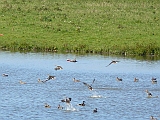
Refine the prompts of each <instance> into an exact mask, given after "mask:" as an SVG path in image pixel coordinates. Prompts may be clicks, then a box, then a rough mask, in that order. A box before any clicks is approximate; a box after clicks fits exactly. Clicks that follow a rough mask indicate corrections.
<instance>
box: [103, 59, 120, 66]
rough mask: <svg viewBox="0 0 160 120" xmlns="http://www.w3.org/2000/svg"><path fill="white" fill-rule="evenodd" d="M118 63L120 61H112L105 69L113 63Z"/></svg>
mask: <svg viewBox="0 0 160 120" xmlns="http://www.w3.org/2000/svg"><path fill="white" fill-rule="evenodd" d="M118 62H120V61H116V60H112V62H110V63H109V64H108V65H107V66H106V67H108V66H109V65H111V64H113V63H114V64H115V63H118Z"/></svg>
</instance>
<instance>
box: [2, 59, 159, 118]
mask: <svg viewBox="0 0 160 120" xmlns="http://www.w3.org/2000/svg"><path fill="white" fill-rule="evenodd" d="M67 62H78V61H77V60H76V59H73V60H70V59H67ZM119 62H120V61H115V60H113V61H111V62H110V63H109V64H108V65H107V66H105V67H109V66H110V65H112V64H116V63H119ZM54 70H56V71H60V70H63V67H62V66H60V65H56V67H55V68H54ZM2 76H3V77H8V76H9V75H8V74H2ZM55 79H56V76H54V75H48V77H47V78H46V79H44V80H42V79H40V78H39V79H38V83H42V84H45V83H46V82H48V81H51V80H55ZM72 80H73V82H75V83H82V85H84V86H86V87H87V88H88V90H89V91H93V90H94V88H93V84H94V83H95V81H96V79H93V81H92V83H91V84H88V83H86V82H84V81H81V80H80V79H76V78H73V79H72ZM116 80H117V81H118V82H122V81H123V79H122V78H119V77H118V76H117V77H116ZM133 82H139V79H138V78H134V80H133ZM151 82H152V84H157V82H158V81H157V78H153V77H152V78H151ZM19 83H20V84H27V83H26V82H24V81H22V80H20V81H19ZM144 92H146V94H147V97H148V98H152V97H154V98H158V96H153V95H152V93H151V92H150V91H149V90H148V89H146V90H145V91H144ZM60 102H61V103H63V106H62V105H61V104H58V105H57V109H59V110H68V109H66V108H69V110H71V109H72V108H73V106H72V104H71V102H72V98H70V97H66V98H62V99H61V100H60ZM64 103H65V104H64ZM85 103H86V101H81V103H77V105H79V106H83V107H85V106H86V104H85ZM44 107H45V108H51V105H49V104H48V103H44ZM91 112H93V113H97V112H98V106H97V107H95V109H93V110H92V111H91ZM150 120H157V118H155V117H153V116H150Z"/></svg>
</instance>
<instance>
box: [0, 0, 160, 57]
mask: <svg viewBox="0 0 160 120" xmlns="http://www.w3.org/2000/svg"><path fill="white" fill-rule="evenodd" d="M0 17H1V19H0V34H3V36H0V48H1V49H7V50H11V51H17V50H18V51H60V52H64V51H67V52H84V53H102V54H118V55H122V54H125V55H160V33H159V31H160V24H159V23H160V20H159V19H160V2H159V0H140V1H137V0H127V1H125V0H118V1H117V0H107V1H106V0H88V1H85V0H1V1H0Z"/></svg>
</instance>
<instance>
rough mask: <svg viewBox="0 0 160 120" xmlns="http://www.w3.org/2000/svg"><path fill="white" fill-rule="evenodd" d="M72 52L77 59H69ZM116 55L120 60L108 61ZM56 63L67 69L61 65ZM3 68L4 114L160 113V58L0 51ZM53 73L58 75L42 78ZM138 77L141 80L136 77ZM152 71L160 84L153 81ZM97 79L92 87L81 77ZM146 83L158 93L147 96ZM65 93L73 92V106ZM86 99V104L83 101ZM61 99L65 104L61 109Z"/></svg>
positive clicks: (125, 117) (23, 119) (5, 117)
mask: <svg viewBox="0 0 160 120" xmlns="http://www.w3.org/2000/svg"><path fill="white" fill-rule="evenodd" d="M68 58H70V59H74V58H76V59H77V61H78V62H76V63H72V62H67V59H68ZM112 60H118V61H120V62H118V63H117V64H111V65H110V66H108V67H106V66H107V65H108V64H109V63H110V62H111V61H112ZM55 65H61V66H62V67H63V69H62V70H58V71H56V70H54V68H55ZM0 73H1V76H0V120H67V119H69V120H149V119H150V116H151V115H152V116H154V117H156V118H157V119H160V61H144V60H143V61H141V60H135V59H129V58H125V57H109V56H102V55H75V54H56V53H55V54H54V53H53V54H51V53H18V52H17V53H11V52H2V51H1V52H0ZM3 73H5V74H8V77H4V76H2V74H3ZM48 75H54V76H56V79H55V80H49V81H47V82H46V83H38V79H42V80H45V79H46V78H47V77H48ZM117 77H119V78H122V79H123V80H122V82H120V81H117V80H116V78H117ZM135 77H136V78H138V79H139V81H138V82H133V81H134V78H135ZM152 77H156V78H157V81H158V83H157V84H152V83H151V78H152ZM73 78H76V79H79V80H81V82H73V80H72V79H73ZM94 79H95V82H94V83H93V85H92V87H93V90H92V91H90V90H89V89H88V88H87V86H85V85H84V84H83V83H82V82H86V83H88V84H91V83H92V81H93V80H94ZM20 80H22V81H24V82H26V83H27V84H20V83H19V81H20ZM146 89H148V90H149V91H150V92H151V93H152V95H153V98H148V97H147V94H146V92H145V90H146ZM156 96H159V97H156ZM66 97H70V98H72V101H71V105H70V106H68V105H67V104H66V103H63V102H61V100H62V99H64V98H66ZM82 101H85V106H78V104H79V103H82ZM45 103H47V104H49V105H50V106H51V108H45V107H44V104H45ZM58 104H60V105H61V106H63V107H64V109H62V110H60V109H57V106H58ZM95 108H97V109H98V112H97V113H93V110H94V109H95Z"/></svg>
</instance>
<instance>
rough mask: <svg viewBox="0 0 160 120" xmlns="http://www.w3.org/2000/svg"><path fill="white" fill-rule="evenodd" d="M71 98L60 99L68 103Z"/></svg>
mask: <svg viewBox="0 0 160 120" xmlns="http://www.w3.org/2000/svg"><path fill="white" fill-rule="evenodd" d="M71 100H72V98H66V99H63V100H61V102H66V103H70V101H71Z"/></svg>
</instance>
